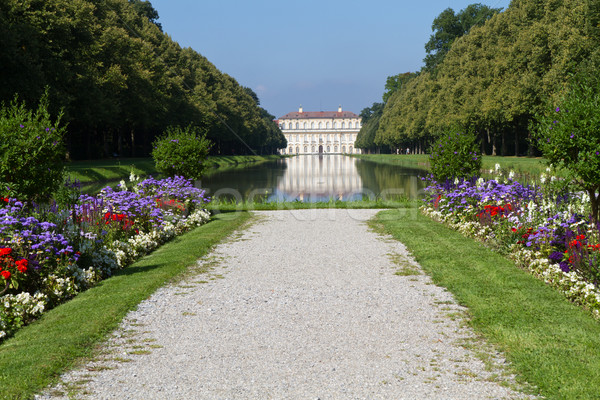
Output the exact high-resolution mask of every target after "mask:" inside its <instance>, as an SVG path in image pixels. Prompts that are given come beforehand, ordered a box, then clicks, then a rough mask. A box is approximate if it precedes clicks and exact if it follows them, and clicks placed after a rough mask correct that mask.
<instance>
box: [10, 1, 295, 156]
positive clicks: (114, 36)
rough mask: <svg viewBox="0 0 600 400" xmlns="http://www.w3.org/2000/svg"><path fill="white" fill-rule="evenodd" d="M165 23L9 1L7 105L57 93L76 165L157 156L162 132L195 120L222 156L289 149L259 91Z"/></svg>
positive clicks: (132, 7)
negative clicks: (256, 96)
mask: <svg viewBox="0 0 600 400" xmlns="http://www.w3.org/2000/svg"><path fill="white" fill-rule="evenodd" d="M157 19H158V13H157V12H156V10H155V9H154V8H153V7H152V5H151V3H150V2H148V1H144V0H130V1H129V0H106V1H101V2H98V1H92V0H46V1H34V0H24V1H23V0H3V1H0V101H5V102H9V101H10V100H11V99H12V98H13V97H14V95H15V93H18V94H19V98H20V99H23V100H24V101H25V102H26V103H27V104H33V103H34V102H37V100H38V99H39V98H40V96H41V94H42V93H43V92H44V87H45V86H49V87H50V88H51V91H50V93H51V99H50V100H51V101H50V104H51V106H52V107H53V108H52V109H51V110H50V112H51V113H52V114H56V113H57V112H58V110H64V116H63V121H65V122H67V123H68V125H69V130H68V132H67V134H66V137H65V140H66V144H67V148H68V150H69V154H70V155H71V157H73V158H94V157H102V156H107V155H111V154H113V153H118V154H119V155H135V156H140V155H145V154H149V153H150V151H151V143H152V141H153V140H154V138H155V137H156V135H157V134H159V133H160V132H163V131H164V130H165V129H166V127H168V126H170V125H185V124H187V123H189V121H193V122H194V125H197V126H199V127H202V128H203V129H205V130H206V132H207V137H209V138H210V139H211V140H213V141H214V142H215V143H216V145H215V146H214V147H213V148H212V151H214V152H221V153H229V152H237V153H241V152H249V151H251V149H250V148H252V149H265V151H272V146H279V145H281V143H282V142H284V140H283V136H282V135H281V134H280V132H278V128H277V129H275V128H274V127H272V126H271V125H272V121H270V122H267V121H265V120H264V117H265V114H264V110H262V109H261V108H260V106H259V103H258V102H257V101H255V100H253V98H252V95H251V94H250V93H248V92H246V91H244V90H243V89H242V87H241V86H240V85H239V84H238V83H237V82H236V81H235V79H233V78H232V77H230V76H227V75H226V74H223V73H222V72H221V71H219V70H218V69H217V68H216V67H215V66H214V65H213V64H212V63H211V62H210V61H209V60H207V59H206V58H205V57H203V56H202V55H200V54H198V53H197V52H196V51H194V50H192V49H190V48H183V49H182V48H181V47H180V46H179V44H178V43H176V42H174V41H173V40H172V39H171V38H170V37H169V36H168V35H165V34H164V33H163V32H161V30H160V24H158V23H157ZM267 114H268V113H267ZM267 125H268V126H269V127H268V128H266V126H267ZM232 130H233V132H235V133H233V132H232ZM267 131H269V132H271V133H268V132H267ZM244 143H246V144H247V145H248V147H247V146H246V145H245V144H244ZM267 143H270V144H268V145H267ZM249 147H250V148H249Z"/></svg>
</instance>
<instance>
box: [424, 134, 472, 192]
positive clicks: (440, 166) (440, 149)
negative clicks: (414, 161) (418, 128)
mask: <svg viewBox="0 0 600 400" xmlns="http://www.w3.org/2000/svg"><path fill="white" fill-rule="evenodd" d="M477 150H478V144H477V137H476V136H475V135H473V134H470V133H461V132H448V133H445V134H443V135H441V136H440V137H439V138H438V139H437V140H436V141H435V142H434V143H433V145H432V146H431V149H430V158H431V160H430V165H431V173H432V174H433V177H434V178H435V179H436V180H437V181H438V182H445V181H446V180H454V179H455V178H458V179H461V178H472V177H474V176H477V175H479V170H480V169H481V156H480V155H479V154H477Z"/></svg>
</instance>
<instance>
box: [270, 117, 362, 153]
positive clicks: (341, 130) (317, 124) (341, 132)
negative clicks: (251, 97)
mask: <svg viewBox="0 0 600 400" xmlns="http://www.w3.org/2000/svg"><path fill="white" fill-rule="evenodd" d="M277 123H278V124H279V128H280V129H281V131H282V132H283V134H284V136H285V138H286V139H287V148H286V149H282V150H280V153H281V154H360V149H357V148H356V146H354V142H355V141H356V135H358V131H360V127H361V118H360V117H359V116H358V115H356V114H354V113H353V112H350V111H342V106H340V107H339V108H338V110H337V112H336V111H303V110H302V106H300V109H299V110H298V111H295V112H290V113H287V114H285V115H284V116H283V117H281V118H279V120H277Z"/></svg>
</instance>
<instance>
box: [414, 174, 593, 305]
mask: <svg viewBox="0 0 600 400" xmlns="http://www.w3.org/2000/svg"><path fill="white" fill-rule="evenodd" d="M490 172H492V173H494V172H495V174H496V178H495V179H489V180H484V179H481V178H479V179H478V180H475V179H472V180H462V181H458V180H455V181H454V182H453V183H451V182H447V183H445V184H440V183H438V182H436V181H435V180H433V178H431V177H428V178H425V179H426V180H428V181H429V182H430V186H428V187H427V188H426V189H425V190H426V192H427V193H428V195H427V196H426V199H425V202H426V203H425V205H423V206H422V207H421V211H422V212H423V213H424V214H425V215H427V216H429V217H431V218H433V219H435V220H437V221H440V222H442V223H445V224H447V225H448V226H450V227H452V228H453V229H456V230H458V231H459V232H461V233H462V234H463V235H465V236H469V237H472V238H475V239H479V240H481V241H482V242H484V243H485V244H486V245H487V246H489V247H491V248H493V249H495V250H497V251H500V252H502V253H504V254H507V255H508V257H510V258H511V259H512V260H513V261H515V263H516V264H517V265H518V266H519V267H521V268H524V269H527V270H529V271H530V272H531V273H533V274H534V275H535V276H537V277H539V278H541V279H543V280H544V281H545V282H546V283H548V284H550V285H552V286H553V287H555V288H557V289H559V290H560V291H561V292H563V293H564V294H565V295H566V297H567V298H569V299H570V300H572V301H574V302H575V303H577V304H580V305H582V306H584V307H585V308H587V309H589V310H590V311H591V312H592V313H593V314H594V316H595V317H600V290H599V288H598V282H599V281H600V224H595V223H592V221H591V218H589V217H588V215H590V208H589V197H588V196H587V194H585V193H583V192H581V193H569V192H565V191H564V190H558V189H556V187H555V185H554V183H555V182H557V180H556V178H553V177H550V178H548V177H547V176H546V175H545V174H543V175H542V177H541V182H542V184H541V185H539V186H532V185H523V184H521V183H519V182H516V181H514V180H513V179H512V178H513V176H512V174H509V175H508V176H505V173H504V172H503V171H502V169H501V168H500V166H499V165H496V169H495V171H490Z"/></svg>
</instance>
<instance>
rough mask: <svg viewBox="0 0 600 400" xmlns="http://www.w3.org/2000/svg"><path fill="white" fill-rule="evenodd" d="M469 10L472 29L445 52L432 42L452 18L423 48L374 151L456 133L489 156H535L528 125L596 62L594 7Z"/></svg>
mask: <svg viewBox="0 0 600 400" xmlns="http://www.w3.org/2000/svg"><path fill="white" fill-rule="evenodd" d="M474 6H476V7H475V8H474V9H473V8H472V7H473V6H469V7H467V9H465V10H469V9H470V8H471V11H470V12H469V13H468V14H469V15H474V13H473V12H472V11H473V10H476V9H480V11H482V12H481V13H480V17H479V18H475V19H474V21H476V22H478V23H475V24H473V25H472V26H471V27H470V28H469V29H464V30H462V31H460V30H457V32H459V34H457V35H455V37H453V38H450V39H449V40H446V42H449V43H450V46H449V47H448V46H445V45H443V44H439V43H442V42H443V41H439V40H437V39H436V38H439V37H440V36H442V38H445V39H448V37H447V36H444V35H441V32H444V34H447V33H448V32H453V31H451V30H450V29H442V30H441V31H439V28H440V23H441V22H440V21H444V20H446V19H448V20H452V18H450V17H451V16H452V15H454V13H451V12H449V11H448V10H447V11H444V12H443V13H442V14H440V16H439V17H438V18H437V19H436V21H435V22H434V25H433V28H434V32H435V33H434V34H433V35H432V40H431V41H430V42H429V43H428V46H426V49H428V50H429V49H433V50H434V51H433V52H429V53H428V56H427V57H426V59H425V60H424V61H425V64H426V65H425V67H424V68H423V69H422V70H421V72H420V73H419V74H418V76H416V77H415V78H414V79H412V80H410V82H408V84H406V85H404V86H403V87H402V88H401V89H400V90H397V91H395V92H394V93H392V94H391V95H390V96H389V99H388V101H387V102H386V106H385V108H384V111H383V114H382V116H381V119H380V123H379V127H378V130H377V133H376V135H375V138H374V143H375V144H378V145H388V146H391V147H394V146H400V145H402V144H408V143H410V144H412V145H413V146H414V145H416V144H424V143H426V142H427V141H429V140H430V139H431V138H432V137H435V136H437V135H439V134H440V133H441V132H443V131H444V130H446V129H448V128H451V127H459V128H461V129H471V130H474V131H475V132H477V133H478V134H479V135H480V137H481V139H482V147H483V149H482V150H484V151H486V152H487V153H488V154H490V153H491V154H501V155H510V154H517V155H519V154H524V153H526V152H530V153H531V152H533V151H535V149H534V148H533V147H532V146H531V144H532V141H530V140H529V139H530V137H529V124H530V122H531V121H532V119H533V118H534V117H535V115H536V114H538V113H540V112H543V111H544V110H545V108H547V107H548V104H549V103H551V102H552V101H554V100H556V99H557V98H558V97H559V96H560V94H561V92H562V90H563V89H564V88H565V87H566V86H567V84H568V82H569V79H570V77H571V76H572V74H573V73H575V72H576V71H577V70H578V68H579V66H580V65H581V63H582V62H583V61H585V60H588V59H596V58H597V57H596V56H595V55H594V53H597V52H598V46H597V43H598V39H600V35H599V26H600V25H599V23H600V19H599V17H600V13H599V10H600V1H597V0H589V1H581V0H552V1H548V0H513V1H512V2H511V4H510V6H509V7H508V8H507V9H506V10H505V11H504V12H498V10H491V11H492V12H490V9H488V10H485V9H484V7H485V6H481V5H474ZM465 10H463V12H464V11H465ZM459 14H462V12H461V13H459ZM475 14H476V13H475ZM471 20H473V19H471ZM436 29H438V30H436ZM438 34H439V35H438ZM434 44H436V45H435V46H434ZM440 54H441V56H439V55H440Z"/></svg>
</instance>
